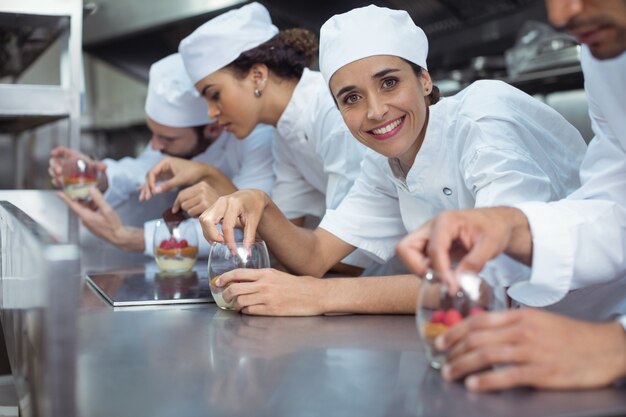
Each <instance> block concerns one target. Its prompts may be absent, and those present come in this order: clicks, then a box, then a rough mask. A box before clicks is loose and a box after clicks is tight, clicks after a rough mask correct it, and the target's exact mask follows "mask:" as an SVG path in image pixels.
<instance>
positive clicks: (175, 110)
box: [49, 54, 275, 255]
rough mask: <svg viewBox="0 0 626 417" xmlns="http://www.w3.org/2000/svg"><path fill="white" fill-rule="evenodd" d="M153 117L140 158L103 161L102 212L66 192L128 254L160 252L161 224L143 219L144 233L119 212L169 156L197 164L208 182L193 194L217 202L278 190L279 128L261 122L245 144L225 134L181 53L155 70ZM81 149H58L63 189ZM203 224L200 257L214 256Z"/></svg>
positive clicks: (97, 198)
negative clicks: (275, 150)
mask: <svg viewBox="0 0 626 417" xmlns="http://www.w3.org/2000/svg"><path fill="white" fill-rule="evenodd" d="M146 115H147V124H148V127H149V128H150V130H151V131H152V134H153V135H152V138H151V141H150V145H149V146H148V147H147V148H146V150H145V151H144V152H143V153H142V154H141V155H140V156H139V157H137V158H130V157H127V158H123V159H121V160H119V161H115V160H111V159H105V160H104V161H103V162H100V163H98V164H99V165H100V169H101V170H105V174H106V184H105V186H104V187H105V189H106V191H105V194H104V196H102V194H101V193H100V192H99V191H98V190H97V189H92V191H91V192H92V197H93V200H94V202H95V203H96V204H97V205H98V210H90V209H89V208H87V207H86V206H84V205H82V204H80V203H78V202H75V201H72V200H70V199H69V198H68V197H67V196H65V195H64V194H59V196H60V197H61V198H63V200H65V202H66V203H67V204H68V205H69V206H70V208H71V209H72V210H73V211H74V212H75V213H76V214H77V215H78V216H79V217H80V219H81V221H82V223H83V224H84V225H85V226H86V227H87V228H88V229H89V230H90V231H91V232H92V233H93V234H95V235H97V236H99V237H101V238H102V239H105V240H107V241H109V242H111V243H113V244H114V245H116V246H119V247H120V248H122V249H125V250H131V251H144V252H145V253H146V254H147V255H152V250H153V245H152V240H153V236H154V228H155V226H156V220H150V219H141V220H142V221H146V223H145V224H144V226H143V228H136V227H130V226H126V225H125V224H124V223H123V221H124V220H123V219H122V218H120V216H119V215H118V214H117V213H116V212H115V208H116V207H118V206H119V205H120V204H122V203H126V202H127V200H129V199H131V198H135V197H137V195H138V194H137V189H138V187H139V186H140V185H141V184H143V182H144V180H145V177H146V173H147V172H148V170H149V169H150V168H152V166H153V165H154V164H156V163H158V162H159V161H160V160H162V159H163V158H164V156H165V155H171V156H177V157H179V158H185V159H193V162H192V163H193V164H194V165H195V166H196V167H199V168H200V169H198V170H197V172H199V173H200V175H199V176H198V178H197V179H196V180H195V181H192V183H195V182H198V181H201V180H202V179H204V181H202V182H201V183H200V184H198V185H196V186H194V187H195V189H194V190H193V194H194V195H204V197H205V198H206V199H207V200H209V201H213V200H215V199H216V198H217V197H219V195H222V194H227V193H230V192H232V191H235V190H236V189H237V188H258V189H262V190H266V191H268V192H269V191H270V190H271V189H272V187H273V185H274V178H275V176H274V172H273V170H272V149H271V146H272V142H273V139H274V135H275V129H273V128H272V127H270V126H267V125H259V126H258V127H256V128H255V129H254V130H252V131H251V132H250V134H249V136H248V137H247V138H246V140H238V139H237V138H236V137H235V136H234V135H233V134H232V133H230V132H225V131H223V130H222V129H221V128H220V127H219V125H217V124H216V123H215V121H214V120H212V119H211V118H210V117H209V116H208V109H207V105H206V103H205V102H204V100H202V98H201V97H200V96H199V95H198V93H197V92H196V91H195V89H194V87H193V85H192V84H191V82H190V81H189V78H188V76H187V73H186V71H185V69H184V66H183V61H182V59H181V57H180V55H179V54H173V55H170V56H168V57H166V58H163V59H162V60H160V61H158V62H156V63H154V64H153V65H152V66H151V68H150V74H149V81H148V95H147V97H146ZM75 152H76V151H73V150H69V149H66V148H57V149H54V150H53V151H52V153H51V156H52V158H51V159H50V169H49V171H50V173H51V175H52V177H53V182H54V183H55V184H58V183H59V177H60V171H61V169H60V159H61V158H62V157H64V156H65V155H67V154H68V153H75ZM133 203H135V204H133V207H134V208H135V210H134V214H135V215H136V216H141V212H142V208H141V205H148V204H159V202H157V201H147V202H141V203H140V202H133ZM161 204H162V203H161ZM166 207H167V206H164V207H163V209H165V208H166ZM196 227H197V231H198V240H199V241H200V254H201V255H208V252H209V244H208V242H206V241H205V240H204V239H203V238H202V232H201V229H200V226H199V224H198V223H196Z"/></svg>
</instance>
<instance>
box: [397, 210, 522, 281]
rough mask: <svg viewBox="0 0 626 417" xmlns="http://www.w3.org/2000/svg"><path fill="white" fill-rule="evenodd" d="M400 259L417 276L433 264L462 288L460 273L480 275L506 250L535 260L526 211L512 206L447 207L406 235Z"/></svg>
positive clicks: (449, 279) (446, 279)
mask: <svg viewBox="0 0 626 417" xmlns="http://www.w3.org/2000/svg"><path fill="white" fill-rule="evenodd" d="M396 251H397V253H398V256H399V257H400V259H401V260H402V261H403V262H404V263H405V264H406V265H407V266H408V267H409V268H410V269H411V270H412V271H413V272H414V273H416V274H417V275H420V276H423V275H424V274H425V273H426V271H427V269H428V268H429V267H431V268H433V269H434V271H435V273H436V274H437V275H438V277H439V279H441V280H442V281H443V282H445V283H446V284H448V286H449V287H450V292H452V293H454V292H456V290H457V289H458V282H457V280H456V277H455V274H454V272H453V270H452V262H453V261H457V260H458V266H457V269H456V270H457V272H473V273H476V274H478V273H479V272H480V271H481V270H482V269H483V267H484V266H485V263H486V262H487V261H489V260H490V259H493V258H495V257H496V256H498V255H500V254H501V253H503V252H506V253H508V254H509V255H511V256H512V257H514V258H515V259H517V260H519V261H520V262H524V263H526V264H527V265H530V262H531V258H532V240H531V235H530V229H529V226H528V220H527V219H526V216H525V215H524V213H522V212H521V211H520V210H518V209H515V208H512V207H493V208H480V209H470V210H457V211H444V212H442V213H440V214H438V215H437V216H435V217H434V218H433V219H431V220H429V221H428V222H426V223H424V224H423V225H422V226H420V227H419V228H418V229H417V230H416V231H414V232H413V233H411V234H409V235H408V236H406V237H405V238H404V239H403V240H402V241H401V242H400V243H399V244H398V246H397V248H396Z"/></svg>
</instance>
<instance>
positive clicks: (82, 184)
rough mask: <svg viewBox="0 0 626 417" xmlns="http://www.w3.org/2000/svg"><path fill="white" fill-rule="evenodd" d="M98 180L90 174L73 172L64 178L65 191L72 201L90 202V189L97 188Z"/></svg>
mask: <svg viewBox="0 0 626 417" xmlns="http://www.w3.org/2000/svg"><path fill="white" fill-rule="evenodd" d="M97 183H98V178H97V176H96V175H95V174H92V173H90V172H72V173H71V174H69V175H66V176H64V177H63V191H65V193H66V194H67V195H68V196H70V198H71V199H72V200H88V199H89V189H90V188H91V187H95V186H96V185H97Z"/></svg>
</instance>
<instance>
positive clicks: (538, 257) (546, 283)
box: [508, 202, 576, 307]
mask: <svg viewBox="0 0 626 417" xmlns="http://www.w3.org/2000/svg"><path fill="white" fill-rule="evenodd" d="M516 207H517V208H518V209H520V210H521V211H522V212H523V213H524V214H525V215H526V217H527V218H528V224H529V225H530V232H531V234H532V240H533V259H532V272H531V275H530V280H529V281H526V282H519V283H517V284H514V285H513V286H512V287H511V288H509V291H508V293H509V295H510V296H511V297H512V298H514V299H515V300H516V301H518V302H520V303H522V304H525V305H528V306H531V307H545V306H548V305H551V304H554V303H556V302H558V301H560V300H561V299H562V298H563V297H565V295H566V294H567V292H568V291H569V289H570V284H571V281H572V273H573V269H574V247H575V242H574V239H575V238H576V237H575V236H572V231H571V229H570V228H569V227H568V226H569V224H570V223H568V222H565V221H564V217H567V214H566V213H564V212H563V211H561V210H558V209H554V208H552V207H551V206H550V204H549V203H544V202H528V203H521V204H517V205H516Z"/></svg>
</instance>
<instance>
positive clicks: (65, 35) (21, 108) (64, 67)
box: [0, 0, 83, 188]
mask: <svg viewBox="0 0 626 417" xmlns="http://www.w3.org/2000/svg"><path fill="white" fill-rule="evenodd" d="M82 19H83V4H82V1H81V0H19V1H11V2H7V1H0V40H1V41H2V42H0V77H6V76H10V77H11V78H12V79H13V81H14V83H13V84H0V133H11V134H14V137H15V139H16V140H15V141H14V147H15V149H14V154H15V162H14V163H15V172H16V174H15V175H16V178H15V185H16V188H21V187H23V184H24V178H23V173H24V170H23V169H22V168H23V166H24V164H25V160H23V159H25V158H24V156H25V155H24V152H20V145H21V143H20V141H19V140H17V139H19V133H20V132H23V131H25V130H28V129H32V128H34V127H37V126H41V125H43V124H45V123H49V122H52V121H55V120H59V119H61V118H68V119H69V134H68V138H67V141H66V143H65V145H67V146H69V147H71V148H75V149H76V148H78V147H79V141H80V91H81V84H82V82H81V79H82V62H81V61H82ZM56 40H60V42H61V45H62V51H61V56H60V66H61V68H60V75H61V82H60V85H58V86H39V85H26V84H19V83H17V80H18V78H19V76H20V75H21V74H22V73H23V72H24V71H25V70H26V69H27V68H28V67H29V66H30V65H31V64H32V63H33V62H35V61H36V60H37V58H38V57H39V56H40V55H41V54H42V53H43V52H44V51H45V50H46V49H47V48H48V47H49V46H50V45H51V44H52V43H53V42H55V41H56Z"/></svg>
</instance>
